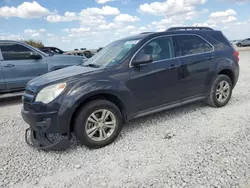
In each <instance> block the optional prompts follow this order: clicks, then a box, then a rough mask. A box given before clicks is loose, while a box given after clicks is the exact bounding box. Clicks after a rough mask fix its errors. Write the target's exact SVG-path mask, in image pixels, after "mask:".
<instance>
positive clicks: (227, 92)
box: [207, 75, 233, 107]
mask: <svg viewBox="0 0 250 188" xmlns="http://www.w3.org/2000/svg"><path fill="white" fill-rule="evenodd" d="M232 89H233V85H232V81H231V79H230V78H229V77H228V76H226V75H218V76H217V77H216V79H215V81H214V82H213V85H212V87H211V90H210V93H209V97H208V99H207V104H208V105H209V106H212V107H223V106H225V105H226V104H227V103H228V101H229V100H230V98H231V95H232Z"/></svg>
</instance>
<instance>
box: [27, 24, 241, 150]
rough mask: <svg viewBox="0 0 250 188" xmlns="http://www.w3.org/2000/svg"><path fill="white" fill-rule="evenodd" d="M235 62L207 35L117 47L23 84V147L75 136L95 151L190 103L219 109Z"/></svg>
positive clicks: (159, 37) (146, 39)
mask: <svg viewBox="0 0 250 188" xmlns="http://www.w3.org/2000/svg"><path fill="white" fill-rule="evenodd" d="M238 62H239V53H238V52H237V51H236V50H235V49H234V48H233V47H232V45H231V44H230V42H229V41H228V40H227V39H226V38H225V36H224V35H223V34H222V32H221V31H216V30H213V29H211V28H206V27H181V28H180V27H177V28H170V29H168V30H166V31H165V32H152V33H142V34H139V35H136V36H131V37H128V38H123V39H120V40H117V41H115V42H112V43H111V44H109V45H108V46H107V47H105V48H103V49H102V50H101V51H100V52H98V53H97V54H96V55H95V56H93V57H92V58H90V59H89V60H88V61H87V62H86V63H84V64H83V65H82V66H72V67H68V68H65V69H62V70H58V71H55V72H51V73H48V74H45V75H43V76H40V77H38V78H35V79H33V80H31V81H30V82H29V83H28V84H27V86H26V91H25V93H24V95H23V108H22V117H23V119H24V120H25V122H27V123H28V124H29V125H30V127H29V128H28V129H27V131H26V134H25V138H26V141H27V143H28V144H30V145H32V146H34V147H36V148H39V149H65V148H66V147H67V146H68V143H69V140H70V138H71V134H72V133H74V134H75V135H76V138H77V140H78V141H79V142H80V143H81V144H83V145H85V146H87V147H89V148H100V147H104V146H106V145H108V144H110V143H112V142H113V141H114V140H115V139H116V138H117V137H118V135H119V133H120V132H121V130H122V127H123V124H124V123H126V122H128V121H130V120H132V119H135V118H138V117H142V116H145V115H149V114H152V113H156V112H159V111H162V110H166V109H170V108H174V107H177V106H181V105H184V104H187V103H192V102H195V101H204V102H205V103H206V104H208V105H209V106H212V107H223V106H225V105H226V104H227V103H228V101H229V100H230V98H231V95H232V91H233V88H234V87H235V85H236V83H237V81H238V77H239V64H238ZM218 126H219V125H218ZM144 134H146V133H144ZM29 135H30V136H29ZM29 137H30V138H31V142H30V141H29Z"/></svg>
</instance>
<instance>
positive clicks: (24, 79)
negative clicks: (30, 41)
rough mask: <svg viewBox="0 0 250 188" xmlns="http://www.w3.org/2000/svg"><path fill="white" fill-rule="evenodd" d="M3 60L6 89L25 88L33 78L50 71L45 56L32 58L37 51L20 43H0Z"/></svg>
mask: <svg viewBox="0 0 250 188" xmlns="http://www.w3.org/2000/svg"><path fill="white" fill-rule="evenodd" d="M0 49H1V51H2V56H3V61H2V70H3V74H4V77H5V82H6V89H8V90H14V89H15V90H16V89H23V88H24V87H25V85H26V84H27V83H28V82H29V81H30V80H31V79H33V78H35V77H37V76H40V75H42V74H45V73H47V72H48V67H47V63H46V61H45V59H44V57H42V56H41V59H34V58H32V56H31V54H34V53H37V52H35V51H33V50H32V49H30V48H27V47H26V46H23V45H21V44H18V43H0Z"/></svg>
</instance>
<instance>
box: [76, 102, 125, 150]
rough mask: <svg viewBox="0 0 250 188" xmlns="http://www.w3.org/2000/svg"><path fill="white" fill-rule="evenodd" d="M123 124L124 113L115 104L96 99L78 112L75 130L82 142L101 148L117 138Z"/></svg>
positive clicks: (90, 146)
mask: <svg viewBox="0 0 250 188" xmlns="http://www.w3.org/2000/svg"><path fill="white" fill-rule="evenodd" d="M122 126H123V125H122V114H121V112H120V110H119V108H118V107H117V106H116V105H115V104H113V103H111V102H109V101H107V100H94V101H91V102H89V103H87V104H86V105H84V106H83V107H82V109H81V110H80V112H79V113H78V115H77V117H76V121H75V126H74V131H75V135H76V138H77V140H79V142H80V143H81V144H83V145H85V146H87V147H88V148H101V147H104V146H106V145H108V144H110V143H112V142H113V141H114V140H115V139H116V138H117V136H118V135H119V133H120V132H121V129H122Z"/></svg>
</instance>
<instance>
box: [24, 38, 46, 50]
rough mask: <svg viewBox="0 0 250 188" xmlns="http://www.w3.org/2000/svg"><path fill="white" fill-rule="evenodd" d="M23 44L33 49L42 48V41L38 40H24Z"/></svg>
mask: <svg viewBox="0 0 250 188" xmlns="http://www.w3.org/2000/svg"><path fill="white" fill-rule="evenodd" d="M23 42H25V43H26V44H29V45H31V46H33V47H35V48H42V47H44V45H43V43H42V41H39V40H33V39H29V40H24V41H23Z"/></svg>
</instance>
